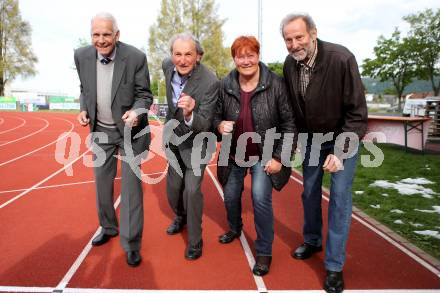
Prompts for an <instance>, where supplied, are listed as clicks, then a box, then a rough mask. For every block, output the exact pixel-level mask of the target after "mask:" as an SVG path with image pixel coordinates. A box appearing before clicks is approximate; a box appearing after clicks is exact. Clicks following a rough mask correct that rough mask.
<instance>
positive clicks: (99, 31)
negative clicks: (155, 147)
mask: <svg viewBox="0 0 440 293" xmlns="http://www.w3.org/2000/svg"><path fill="white" fill-rule="evenodd" d="M91 26H92V28H91V34H92V45H91V46H86V47H83V48H79V49H77V50H76V51H75V56H74V58H75V65H76V69H77V71H78V76H79V79H80V83H81V96H80V108H81V112H80V114H79V115H78V121H79V123H80V124H81V125H82V126H86V125H89V126H90V130H91V131H92V132H93V133H94V135H93V136H92V145H93V147H92V149H93V152H94V172H95V178H96V198H97V209H98V217H99V223H100V225H101V227H102V229H101V232H100V233H99V235H98V236H97V237H95V238H94V239H93V240H92V245H94V246H99V245H102V244H104V243H106V242H107V241H109V240H110V238H112V237H115V236H117V235H118V220H117V218H116V213H115V209H114V208H113V184H114V179H115V176H116V168H117V167H116V166H117V155H118V152H119V154H120V155H121V156H122V157H123V160H122V186H121V213H120V222H121V223H120V229H119V232H120V234H121V235H120V236H121V237H120V240H121V245H122V247H123V249H124V250H125V251H126V253H127V263H128V264H129V265H130V266H137V265H138V264H139V263H140V261H141V256H140V253H139V251H140V248H141V238H142V231H143V222H144V219H143V193H142V180H141V179H142V178H141V176H140V158H141V157H144V156H145V153H146V152H147V148H148V145H149V143H150V137H149V132H148V133H147V134H144V135H142V133H139V132H140V131H141V130H142V129H144V128H145V127H147V126H148V115H146V114H145V112H146V111H147V110H148V109H149V108H150V105H151V104H152V101H153V99H152V97H153V96H152V94H151V91H150V77H149V73H148V66H147V59H146V56H145V54H144V53H142V52H141V51H139V50H138V49H136V48H134V47H132V46H130V45H127V44H124V43H122V42H119V41H118V40H119V30H118V27H117V23H116V20H115V18H114V17H113V16H112V15H111V14H108V13H100V14H98V15H96V16H95V17H94V18H93V19H92V23H91ZM137 112H143V114H140V115H138V114H137Z"/></svg>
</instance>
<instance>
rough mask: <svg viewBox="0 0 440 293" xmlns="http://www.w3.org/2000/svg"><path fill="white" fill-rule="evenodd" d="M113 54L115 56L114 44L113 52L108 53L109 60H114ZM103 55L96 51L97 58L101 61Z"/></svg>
mask: <svg viewBox="0 0 440 293" xmlns="http://www.w3.org/2000/svg"><path fill="white" fill-rule="evenodd" d="M115 56H116V46H115V48H114V49H113V52H112V54H111V55H110V56H108V58H110V60H112V61H113V60H115ZM104 58H105V57H104V56H102V55H101V54H99V52H98V60H99V61H101V60H102V59H104Z"/></svg>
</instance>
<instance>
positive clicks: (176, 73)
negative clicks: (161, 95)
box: [173, 66, 194, 81]
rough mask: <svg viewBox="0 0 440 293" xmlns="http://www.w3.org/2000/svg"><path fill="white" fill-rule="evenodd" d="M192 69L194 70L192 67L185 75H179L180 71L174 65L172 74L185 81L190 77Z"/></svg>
mask: <svg viewBox="0 0 440 293" xmlns="http://www.w3.org/2000/svg"><path fill="white" fill-rule="evenodd" d="M193 71H194V69H193V70H191V71H190V73H188V74H187V75H180V73H179V72H178V71H177V68H176V66H174V69H173V73H174V76H178V77H179V78H180V79H181V80H185V81H186V80H188V79H189V78H190V77H191V75H192V73H193Z"/></svg>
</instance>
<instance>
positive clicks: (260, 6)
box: [258, 0, 263, 60]
mask: <svg viewBox="0 0 440 293" xmlns="http://www.w3.org/2000/svg"><path fill="white" fill-rule="evenodd" d="M258 41H259V42H260V58H261V60H263V0H258Z"/></svg>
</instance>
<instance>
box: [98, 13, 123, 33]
mask: <svg viewBox="0 0 440 293" xmlns="http://www.w3.org/2000/svg"><path fill="white" fill-rule="evenodd" d="M96 19H104V20H108V21H110V22H111V23H112V27H113V32H114V33H117V32H118V31H119V28H118V23H117V22H116V18H115V17H114V16H113V15H112V14H110V13H108V12H100V13H98V14H96V15H95V16H94V17H93V18H92V21H91V26H93V22H94V21H95V20H96Z"/></svg>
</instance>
